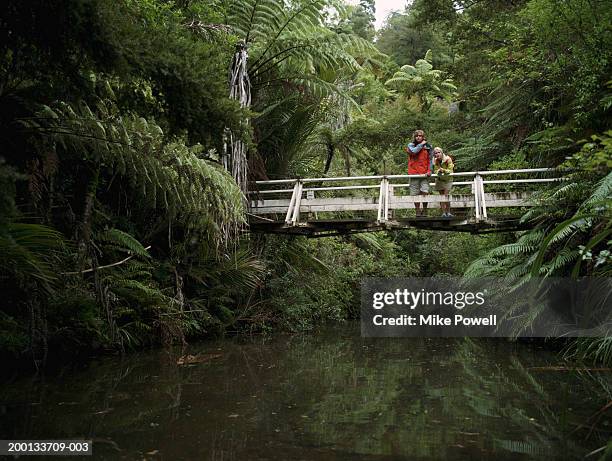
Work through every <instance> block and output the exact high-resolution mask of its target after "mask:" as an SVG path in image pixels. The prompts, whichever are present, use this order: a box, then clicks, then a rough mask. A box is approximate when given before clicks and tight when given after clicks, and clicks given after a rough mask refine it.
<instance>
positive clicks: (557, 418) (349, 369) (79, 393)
mask: <svg viewBox="0 0 612 461" xmlns="http://www.w3.org/2000/svg"><path fill="white" fill-rule="evenodd" d="M358 331H359V329H358V326H356V325H352V326H347V328H346V329H345V330H339V329H337V328H336V329H334V330H332V331H329V332H327V333H325V334H321V335H316V336H300V337H292V338H282V339H278V340H275V341H273V342H255V343H248V344H240V343H239V342H236V341H219V342H215V343H207V344H203V345H200V346H198V347H193V348H192V350H190V351H189V353H190V354H194V355H196V354H202V355H201V356H200V357H203V358H204V361H203V362H202V363H197V364H193V365H187V366H178V365H177V364H176V361H177V359H178V357H179V356H180V355H181V352H180V351H174V352H173V351H160V352H155V353H141V354H135V355H132V356H130V357H129V358H124V359H122V360H121V359H104V360H99V361H96V362H93V363H92V364H91V365H90V366H89V367H88V368H87V369H85V370H64V372H63V373H61V374H59V375H57V376H53V377H47V378H46V380H44V381H36V380H29V381H26V380H24V381H20V382H16V383H11V384H8V385H4V386H2V391H1V393H0V401H1V405H2V407H1V410H0V411H1V412H2V413H3V417H2V419H1V420H0V430H1V431H2V434H1V435H2V438H3V439H15V438H74V437H84V438H90V439H94V441H95V442H94V456H93V458H94V459H136V458H138V459H143V458H146V459H162V458H163V459H206V460H215V461H216V460H224V461H228V460H245V459H295V460H297V459H323V460H325V459H342V460H344V459H347V460H349V459H351V460H352V459H366V460H367V459H371V460H374V459H375V460H385V459H533V458H542V459H551V458H560V459H568V458H582V457H584V455H585V454H586V453H588V452H589V451H591V450H593V449H594V448H597V447H599V446H602V445H604V444H605V442H606V440H607V438H608V437H609V435H610V433H609V432H608V431H607V430H606V429H607V428H608V427H610V426H608V425H607V423H608V422H609V415H607V414H604V415H602V416H601V418H600V419H599V421H598V424H597V426H596V427H595V428H593V429H591V427H590V426H588V425H587V426H586V427H583V428H579V427H580V426H581V425H583V424H584V423H585V422H587V420H588V418H589V417H590V416H591V415H593V414H594V413H595V412H596V411H597V410H598V409H600V408H601V407H603V405H605V403H606V402H608V401H610V400H612V397H611V394H610V392H609V389H610V387H611V386H610V384H612V377H611V374H610V373H607V372H598V373H594V374H591V375H589V374H579V373H576V372H568V371H551V370H547V369H545V367H550V366H555V365H558V364H559V363H558V360H557V359H556V357H555V356H554V355H553V354H551V353H548V352H546V351H541V350H538V351H534V350H533V349H532V348H530V347H526V346H524V345H513V344H509V343H505V342H502V341H500V340H469V339H465V340H462V339H419V338H412V339H410V338H405V339H393V338H382V339H364V338H360V337H359V333H358ZM207 358H208V359H207ZM591 421H592V420H591ZM577 428H579V429H578V430H577ZM587 435H588V438H586V437H587Z"/></svg>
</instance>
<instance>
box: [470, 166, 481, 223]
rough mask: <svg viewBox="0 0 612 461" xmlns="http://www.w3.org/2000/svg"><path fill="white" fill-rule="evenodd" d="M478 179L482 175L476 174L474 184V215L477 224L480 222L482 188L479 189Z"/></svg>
mask: <svg viewBox="0 0 612 461" xmlns="http://www.w3.org/2000/svg"><path fill="white" fill-rule="evenodd" d="M478 178H480V175H479V174H478V173H476V175H475V176H474V182H472V194H474V215H475V216H476V222H478V221H480V188H479V187H478Z"/></svg>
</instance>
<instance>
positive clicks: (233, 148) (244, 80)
mask: <svg viewBox="0 0 612 461" xmlns="http://www.w3.org/2000/svg"><path fill="white" fill-rule="evenodd" d="M248 59H249V54H248V51H247V46H246V44H245V43H244V42H240V43H238V44H237V45H236V52H235V53H234V58H233V60H232V64H231V66H230V71H229V88H230V98H231V99H235V100H237V101H238V102H239V103H240V107H242V108H249V107H250V106H251V81H250V79H249V74H248V71H247V62H248ZM248 124H249V120H248V119H245V120H244V121H243V126H245V127H246V126H248ZM223 165H224V167H225V169H226V170H227V171H229V172H230V173H231V174H232V176H233V177H234V180H235V181H236V183H237V184H238V186H239V187H240V189H241V190H242V192H243V193H244V194H245V196H246V193H247V190H248V184H247V174H248V173H247V148H246V145H245V144H244V142H242V141H241V140H240V139H236V135H235V133H232V131H231V130H229V129H228V130H227V131H226V133H225V153H224V156H223Z"/></svg>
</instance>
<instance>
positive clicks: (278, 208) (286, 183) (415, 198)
mask: <svg viewBox="0 0 612 461" xmlns="http://www.w3.org/2000/svg"><path fill="white" fill-rule="evenodd" d="M556 172H557V170H555V169H552V168H532V169H515V170H492V171H468V172H458V173H453V174H452V175H451V176H452V177H453V192H452V193H451V195H449V196H444V195H434V194H430V195H427V196H423V195H407V194H403V192H404V190H406V189H407V188H409V187H410V183H409V180H410V179H412V178H427V177H428V176H427V175H410V176H408V175H377V176H347V177H332V178H296V179H276V180H268V181H257V182H256V183H254V186H255V188H254V190H251V191H249V203H250V214H251V215H254V216H257V217H261V218H262V219H267V218H263V216H264V215H279V214H280V215H284V221H285V223H286V225H289V226H294V225H297V224H298V223H299V222H300V214H304V213H315V215H316V214H317V213H319V212H347V211H349V212H354V211H376V212H377V218H376V221H377V222H378V223H384V222H386V221H388V220H389V219H390V216H391V215H392V214H393V213H394V210H408V209H411V208H415V203H421V204H423V203H427V204H428V205H430V206H431V207H432V208H435V207H439V206H440V203H442V202H450V206H451V207H452V208H463V209H471V210H472V211H473V216H472V217H473V219H474V220H475V221H477V222H478V221H482V220H487V219H488V218H489V209H490V208H496V207H497V208H499V207H525V206H532V202H531V201H530V197H531V196H532V193H533V188H534V186H536V187H537V185H541V184H542V183H551V182H556V181H561V180H562V178H559V177H550V175H551V174H555V173H556ZM517 176H526V177H521V178H517ZM534 176H535V177H534ZM542 176H547V177H542ZM430 178H431V185H433V184H434V181H435V178H436V177H435V175H434V176H431V177H430ZM508 178H509V179H508ZM407 180H408V181H407ZM347 183H349V184H347ZM526 188H530V189H531V190H527V189H526ZM403 189H404V190H403ZM347 194H352V195H347Z"/></svg>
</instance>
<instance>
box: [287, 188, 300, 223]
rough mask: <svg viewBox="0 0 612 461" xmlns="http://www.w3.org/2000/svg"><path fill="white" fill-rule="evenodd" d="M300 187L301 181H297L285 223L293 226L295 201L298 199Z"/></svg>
mask: <svg viewBox="0 0 612 461" xmlns="http://www.w3.org/2000/svg"><path fill="white" fill-rule="evenodd" d="M299 186H300V180H299V179H296V180H295V185H294V186H293V194H291V200H290V201H289V207H288V208H287V214H286V215H285V223H287V224H291V218H292V217H293V207H294V205H295V201H296V199H297V193H298V189H299Z"/></svg>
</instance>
